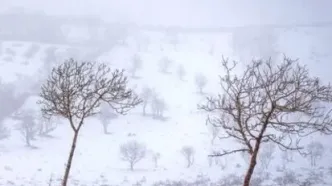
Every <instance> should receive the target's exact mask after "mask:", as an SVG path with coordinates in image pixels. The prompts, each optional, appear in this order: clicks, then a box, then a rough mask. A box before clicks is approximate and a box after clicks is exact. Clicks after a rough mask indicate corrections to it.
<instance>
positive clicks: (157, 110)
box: [151, 95, 167, 119]
mask: <svg viewBox="0 0 332 186" xmlns="http://www.w3.org/2000/svg"><path fill="white" fill-rule="evenodd" d="M166 108H167V107H166V103H165V101H164V100H163V99H161V98H158V97H157V96H156V95H154V96H153V99H152V101H151V109H152V113H153V118H156V119H163V118H164V111H165V110H166Z"/></svg>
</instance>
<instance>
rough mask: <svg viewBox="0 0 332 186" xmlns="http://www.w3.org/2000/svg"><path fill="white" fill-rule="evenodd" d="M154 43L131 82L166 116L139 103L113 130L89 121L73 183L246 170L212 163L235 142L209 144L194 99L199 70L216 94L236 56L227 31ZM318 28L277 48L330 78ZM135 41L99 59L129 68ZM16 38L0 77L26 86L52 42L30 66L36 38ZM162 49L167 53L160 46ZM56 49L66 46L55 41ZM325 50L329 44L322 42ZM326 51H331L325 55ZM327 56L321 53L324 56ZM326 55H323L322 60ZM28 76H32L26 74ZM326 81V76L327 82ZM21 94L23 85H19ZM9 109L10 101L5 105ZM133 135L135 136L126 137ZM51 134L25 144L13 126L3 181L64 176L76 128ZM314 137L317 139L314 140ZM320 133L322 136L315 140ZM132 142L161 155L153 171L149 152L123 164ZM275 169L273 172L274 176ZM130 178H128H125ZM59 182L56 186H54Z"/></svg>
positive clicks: (4, 149)
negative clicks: (164, 61) (163, 62)
mask: <svg viewBox="0 0 332 186" xmlns="http://www.w3.org/2000/svg"><path fill="white" fill-rule="evenodd" d="M144 36H145V37H147V38H148V40H149V41H150V44H149V45H148V46H147V50H146V51H145V50H142V51H138V53H139V54H140V55H141V56H142V59H143V62H144V63H143V69H142V70H139V71H138V73H137V75H138V76H139V77H140V78H139V79H130V85H131V86H134V87H136V88H135V90H136V91H137V92H138V93H140V91H141V89H142V88H143V87H145V86H148V87H151V88H154V89H155V90H156V91H157V93H158V94H159V95H160V97H162V98H163V99H164V100H165V101H166V104H167V107H168V109H167V111H166V112H165V116H166V117H167V120H165V121H160V120H155V119H152V118H151V117H144V116H142V109H141V106H138V107H137V108H135V109H133V110H132V111H131V112H129V113H128V115H125V116H120V117H119V118H117V119H115V120H112V121H111V124H110V125H109V132H111V134H110V135H105V134H103V130H102V124H101V123H100V121H99V120H98V119H97V118H89V119H88V120H87V121H86V122H85V125H84V127H83V129H82V131H81V132H80V135H79V140H78V147H77V149H76V152H75V156H74V162H73V166H72V169H71V173H70V179H71V181H70V182H71V183H72V185H75V183H76V182H79V185H92V184H97V183H99V184H102V183H104V184H106V183H107V184H114V185H116V184H118V185H131V184H133V183H135V182H136V181H138V180H141V179H142V178H144V177H145V178H146V181H147V182H146V184H147V185H149V184H151V183H153V182H156V181H160V180H166V179H171V180H180V179H188V180H191V179H195V178H196V176H197V175H200V174H203V175H207V176H209V177H210V178H211V179H212V180H218V179H220V178H221V177H222V176H223V175H227V174H228V173H234V172H235V173H239V174H240V173H243V172H244V171H245V167H246V164H245V163H244V161H243V159H242V158H241V156H240V155H239V156H230V157H228V162H227V164H228V168H226V170H221V169H220V167H209V165H208V158H207V155H208V154H209V152H210V150H211V149H212V148H217V149H218V147H220V146H223V147H232V146H233V145H234V144H224V143H223V142H222V141H220V142H219V141H218V139H216V142H217V144H215V145H214V146H212V145H211V144H210V139H211V134H210V133H209V130H208V128H207V126H206V125H205V119H206V116H207V115H206V113H203V112H201V111H198V110H197V104H199V103H204V100H205V99H204V96H201V95H199V94H197V89H196V86H195V83H194V77H195V75H196V74H197V73H202V74H204V75H206V76H207V78H208V85H207V87H206V89H205V91H206V93H207V94H208V95H209V94H212V95H215V94H217V93H219V91H220V88H219V86H218V80H219V77H218V75H222V73H223V72H222V70H221V67H220V61H221V56H222V55H224V56H227V57H230V59H232V58H233V57H234V58H235V57H236V56H234V54H233V52H232V49H231V47H230V42H231V36H230V35H229V34H214V35H212V36H208V35H204V34H192V35H186V36H182V37H181V38H180V43H179V44H178V46H177V49H176V50H174V49H173V47H172V46H171V45H169V44H167V43H165V39H164V38H163V37H162V36H160V34H155V33H145V35H144ZM316 40H317V39H315V33H313V31H311V33H305V32H304V31H303V32H300V31H298V32H295V31H285V32H284V33H283V34H282V35H281V36H280V43H279V47H280V48H279V50H280V51H282V52H284V53H285V54H286V55H290V56H291V57H296V58H297V57H298V58H300V59H301V60H302V61H303V62H304V63H306V64H308V65H309V66H310V68H311V69H312V71H313V73H314V74H315V75H317V76H321V77H322V78H324V79H325V80H326V79H327V78H331V76H330V75H329V74H330V73H329V71H330V69H332V68H330V67H332V63H331V62H329V60H331V57H330V56H327V57H326V55H320V58H319V61H318V62H311V61H312V60H310V57H312V56H310V55H311V52H310V51H311V49H312V48H315V51H318V52H321V51H326V50H323V49H319V48H318V44H317V42H316V43H315V42H313V41H316ZM135 41H136V40H135V38H130V39H128V43H129V44H128V46H119V47H117V48H115V49H113V50H112V51H110V52H109V53H108V54H106V55H104V56H101V57H100V58H99V59H100V61H103V62H109V64H110V65H111V67H112V68H128V67H129V65H131V64H130V63H129V61H130V60H131V57H132V56H133V54H134V53H136V52H137V50H138V49H137V44H132V43H135ZM12 43H20V42H19V41H15V42H14V41H13V42H5V43H3V45H2V48H3V50H4V49H5V48H11V49H12V50H14V51H16V53H17V55H16V56H14V57H13V61H12V62H6V61H4V60H3V59H4V58H5V57H6V55H7V54H3V55H2V56H0V64H1V66H0V77H1V78H2V80H3V81H4V82H14V83H16V86H17V87H25V86H28V84H29V82H28V81H27V82H25V81H24V82H21V81H20V80H18V79H17V74H22V75H27V76H29V77H30V78H31V81H32V80H33V79H34V77H37V76H36V75H38V69H39V68H40V67H41V65H42V62H41V59H42V58H43V53H42V51H43V50H44V49H45V48H46V47H48V46H46V45H42V44H41V46H42V49H41V52H39V53H38V54H37V56H35V57H33V58H32V59H31V60H29V64H28V65H23V64H21V62H23V61H25V60H26V59H24V57H23V52H24V51H25V50H26V49H27V47H28V46H29V45H31V43H23V42H21V44H22V45H23V46H22V47H12ZM210 45H214V47H215V55H214V56H211V55H210V54H209V53H208V51H209V49H210V48H209V46H210ZM160 46H162V47H163V48H164V49H165V50H164V51H161V50H160ZM57 47H58V48H59V51H60V50H61V49H64V48H66V47H68V46H57ZM324 47H326V46H324ZM328 52H329V51H327V52H326V53H328ZM164 56H168V57H169V58H170V59H172V60H173V61H174V62H173V64H172V65H171V68H170V69H171V73H170V74H162V73H160V72H159V69H158V65H159V60H160V59H161V58H162V57H164ZM321 56H323V57H321ZM324 56H325V57H324ZM179 64H182V65H184V67H185V69H186V72H187V74H186V75H185V78H184V79H185V81H180V80H178V78H177V76H176V70H177V67H178V65H179ZM29 80H30V79H29ZM327 80H328V79H327ZM22 91H24V89H23V90H22ZM37 99H38V98H37V97H31V98H30V99H29V100H28V102H27V103H26V104H25V106H26V107H33V108H34V109H36V112H38V105H37V104H36V100H37ZM1 106H5V105H1ZM14 123H15V121H14V120H10V119H8V120H6V125H7V126H8V127H10V128H14ZM129 133H135V134H136V136H134V137H129V136H128V134H129ZM52 136H53V137H52V138H46V137H37V139H36V140H35V141H32V144H33V145H34V146H35V147H36V148H35V149H31V148H27V147H26V146H25V143H24V140H23V139H22V137H21V135H20V133H19V132H18V131H16V130H14V129H13V130H12V135H11V136H10V138H9V139H5V140H2V141H0V147H1V149H0V161H1V166H0V185H15V186H16V185H24V186H29V185H33V186H39V185H41V186H42V185H43V186H44V185H47V182H48V181H49V179H50V178H51V177H52V179H54V180H57V179H60V178H61V177H62V175H63V173H64V164H65V163H66V160H67V156H68V153H69V147H70V144H71V140H72V136H73V132H72V131H71V129H70V127H69V125H68V123H67V121H66V120H61V124H60V125H59V127H58V128H57V129H56V130H55V131H54V132H53V133H52ZM315 138H316V137H315ZM317 138H318V137H317ZM129 139H137V140H138V141H139V142H143V143H145V144H146V146H147V148H148V149H149V150H151V151H153V152H159V153H160V154H161V159H160V162H159V168H158V169H157V170H154V164H153V161H152V157H151V155H150V154H148V155H147V157H146V158H145V159H144V160H142V161H141V162H139V163H138V164H137V166H136V167H135V171H134V172H131V171H130V170H128V164H127V162H123V161H121V159H120V155H119V145H120V144H122V143H124V142H126V141H127V140H129ZM319 139H321V141H322V143H324V144H325V146H327V147H330V146H331V145H330V143H329V140H332V138H331V137H328V138H327V137H320V138H319ZM184 145H191V146H193V147H194V148H195V150H196V155H195V162H194V166H193V167H190V168H189V169H187V168H186V167H185V161H184V159H183V157H182V156H181V154H180V149H181V147H182V146H184ZM326 153H327V155H328V154H329V155H330V156H326V157H324V158H323V159H322V160H320V161H319V163H320V165H324V166H325V167H328V166H330V165H332V164H331V163H330V162H331V151H330V150H327V152H326ZM275 156H276V158H275V160H273V164H272V166H271V171H275V168H276V166H277V165H279V164H280V161H279V160H278V159H280V157H279V156H278V154H277V155H275ZM294 159H295V161H296V162H295V163H293V164H290V165H289V168H290V169H294V170H298V171H301V170H300V168H301V167H309V164H308V161H307V160H306V159H304V158H302V157H300V156H296V157H295V158H294ZM236 164H242V167H241V168H236V167H235V165H236ZM275 174H276V173H275ZM126 180H127V181H126ZM53 184H54V185H56V184H55V183H53Z"/></svg>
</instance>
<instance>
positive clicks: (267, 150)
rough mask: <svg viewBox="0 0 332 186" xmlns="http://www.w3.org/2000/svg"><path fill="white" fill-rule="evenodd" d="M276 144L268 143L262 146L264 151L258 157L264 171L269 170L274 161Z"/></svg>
mask: <svg viewBox="0 0 332 186" xmlns="http://www.w3.org/2000/svg"><path fill="white" fill-rule="evenodd" d="M275 148H276V144H275V143H267V144H264V146H262V151H261V153H260V154H259V156H258V159H259V162H260V163H261V165H262V167H263V169H265V170H267V169H268V168H269V166H270V163H271V161H272V160H273V158H274V157H273V153H274V151H275Z"/></svg>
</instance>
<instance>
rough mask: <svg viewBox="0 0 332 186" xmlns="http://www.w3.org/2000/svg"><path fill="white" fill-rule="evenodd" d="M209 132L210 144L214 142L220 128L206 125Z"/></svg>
mask: <svg viewBox="0 0 332 186" xmlns="http://www.w3.org/2000/svg"><path fill="white" fill-rule="evenodd" d="M208 126H209V129H210V132H211V135H212V136H211V145H213V144H214V141H215V140H216V138H217V137H218V135H219V132H220V130H221V128H220V127H219V126H213V125H208Z"/></svg>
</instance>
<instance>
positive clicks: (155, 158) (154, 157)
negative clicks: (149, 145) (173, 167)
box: [152, 152, 160, 169]
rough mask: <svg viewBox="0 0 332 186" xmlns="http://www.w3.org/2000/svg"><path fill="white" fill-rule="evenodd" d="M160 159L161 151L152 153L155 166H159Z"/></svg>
mask: <svg viewBox="0 0 332 186" xmlns="http://www.w3.org/2000/svg"><path fill="white" fill-rule="evenodd" d="M159 159H160V153H159V152H155V153H153V154H152V160H153V163H154V168H155V169H156V168H158V161H159Z"/></svg>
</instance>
